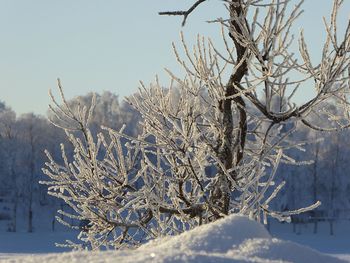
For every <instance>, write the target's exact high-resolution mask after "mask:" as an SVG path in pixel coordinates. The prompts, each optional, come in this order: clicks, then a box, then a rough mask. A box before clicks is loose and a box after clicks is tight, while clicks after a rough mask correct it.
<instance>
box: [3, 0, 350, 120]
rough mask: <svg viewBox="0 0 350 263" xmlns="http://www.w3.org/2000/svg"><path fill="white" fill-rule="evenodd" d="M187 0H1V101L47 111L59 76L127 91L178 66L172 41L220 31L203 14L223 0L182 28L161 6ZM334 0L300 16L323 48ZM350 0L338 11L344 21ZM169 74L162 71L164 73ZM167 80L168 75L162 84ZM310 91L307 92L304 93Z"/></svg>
mask: <svg viewBox="0 0 350 263" xmlns="http://www.w3.org/2000/svg"><path fill="white" fill-rule="evenodd" d="M193 2H194V1H186V0H176V1H175V0H148V1H145V0H135V1H121V0H104V1H97V0H60V1H58V0H56V1H54V0H31V1H27V0H0V33H1V38H0V39H1V41H0V101H4V102H5V103H6V104H7V105H8V106H10V107H11V108H12V109H14V110H15V111H16V112H17V113H26V112H34V113H39V114H45V112H46V109H47V105H48V103H49V98H48V90H49V89H53V90H54V89H55V87H56V79H57V77H59V78H60V79H61V81H62V84H63V86H64V89H65V93H66V96H67V97H68V98H72V97H74V96H78V95H84V94H86V93H88V92H90V91H96V92H102V91H104V90H109V91H112V92H114V93H116V94H119V95H120V97H123V96H126V95H130V94H132V93H133V92H135V91H136V90H137V88H138V81H139V80H143V81H144V82H145V83H149V82H151V81H152V80H153V79H154V76H155V75H156V74H161V76H162V74H163V73H162V72H163V68H164V67H167V68H170V69H173V70H174V71H175V72H177V70H178V68H179V67H178V66H177V64H176V61H175V59H174V56H173V53H172V48H171V42H172V41H176V42H178V40H179V32H180V31H181V30H183V31H184V33H185V36H186V39H188V41H189V43H191V41H192V43H193V40H195V37H196V34H197V33H200V34H202V35H205V36H210V37H212V38H213V39H214V40H215V39H217V38H218V36H219V33H218V26H217V25H214V24H207V23H206V22H205V21H206V20H210V19H215V18H217V17H225V10H224V8H223V5H222V4H221V3H219V0H209V1H208V3H205V4H203V5H202V6H200V8H198V10H196V12H195V13H194V14H193V15H192V16H191V17H190V18H189V19H188V22H187V25H186V26H185V27H184V28H181V18H179V17H162V16H159V15H158V14H157V12H159V11H168V10H179V9H186V8H187V7H189V6H190V5H191V3H193ZM331 4H332V1H331V0H306V1H305V4H304V10H305V13H304V14H303V16H302V18H301V19H299V21H298V23H297V24H296V27H297V29H299V28H300V27H301V26H302V27H304V29H305V35H306V36H307V37H306V38H307V40H308V41H309V42H310V45H309V47H311V48H314V50H315V54H314V55H315V57H317V54H318V52H320V44H319V43H321V41H322V38H323V36H324V35H323V34H322V33H321V32H323V31H324V30H323V25H322V16H327V14H328V13H329V11H330V8H331ZM349 14H350V1H349V0H345V4H344V8H343V11H342V12H341V15H340V17H339V22H340V26H341V27H342V28H344V27H345V24H346V23H347V19H349ZM164 80H165V78H164ZM167 83H168V82H167V81H165V82H164V85H166V84H167ZM303 95H305V96H307V95H308V94H303Z"/></svg>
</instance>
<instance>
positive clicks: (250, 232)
mask: <svg viewBox="0 0 350 263" xmlns="http://www.w3.org/2000/svg"><path fill="white" fill-rule="evenodd" d="M344 258H345V259H346V258H347V256H344ZM0 261H1V262H40V263H44V262H60V263H65V262H118V263H119V262H202V263H205V262H298V263H303V262H305V263H312V262H317V263H323V262H324V263H333V262H334V263H335V262H347V261H343V260H341V259H339V258H334V257H331V256H328V255H324V254H321V253H319V252H317V251H315V250H312V249H309V248H307V247H303V246H301V245H298V244H296V243H292V242H289V241H283V240H279V239H276V238H272V237H271V236H270V234H269V233H268V232H267V231H266V229H265V228H264V227H263V226H262V225H260V224H258V223H256V222H254V221H251V220H249V219H247V218H246V217H243V216H237V215H232V216H229V217H226V218H224V219H221V220H219V221H217V222H215V223H211V224H208V225H204V226H201V227H198V228H196V229H194V230H192V231H188V232H186V233H183V234H181V235H178V236H175V237H167V238H163V239H158V240H155V241H152V242H150V243H148V244H146V245H143V246H142V247H140V248H139V249H137V250H125V251H116V252H112V251H107V252H70V253H61V254H46V255H33V256H29V255H17V256H9V255H6V254H2V255H1V256H0Z"/></svg>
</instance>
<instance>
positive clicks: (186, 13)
mask: <svg viewBox="0 0 350 263" xmlns="http://www.w3.org/2000/svg"><path fill="white" fill-rule="evenodd" d="M205 1H207V0H197V1H196V2H195V3H194V4H193V5H192V6H191V7H190V8H189V9H188V10H187V11H166V12H159V13H158V14H159V15H161V16H164V15H167V16H183V17H184V18H183V20H182V24H181V25H182V26H185V24H186V20H187V17H188V16H189V15H190V14H191V13H192V12H193V11H194V10H195V9H196V8H197V7H198V6H199V5H200V4H201V3H203V2H205Z"/></svg>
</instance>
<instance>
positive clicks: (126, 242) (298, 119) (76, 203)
mask: <svg viewBox="0 0 350 263" xmlns="http://www.w3.org/2000/svg"><path fill="white" fill-rule="evenodd" d="M205 2H206V0H197V1H196V2H195V3H194V4H193V5H192V6H191V7H190V8H189V9H188V10H186V11H167V12H161V13H160V14H161V15H176V16H183V25H185V23H186V20H187V18H188V16H190V15H191V13H192V12H194V11H195V10H196V9H197V7H198V6H199V5H202V4H205ZM293 2H294V1H291V0H289V1H288V0H286V1H279V0H228V1H225V4H226V7H227V10H228V16H227V18H225V19H223V18H219V19H216V20H215V21H212V22H216V23H218V24H219V25H220V26H221V31H222V43H223V46H224V48H223V50H221V49H220V48H217V47H216V46H215V45H216V44H217V43H213V41H212V40H211V39H207V40H206V39H204V38H202V37H200V36H199V37H198V39H197V42H196V45H195V46H194V47H193V48H192V49H191V50H190V48H189V47H188V46H187V44H186V41H185V40H184V38H183V36H181V40H182V50H183V51H180V50H178V48H176V47H175V46H174V53H175V57H176V59H177V61H178V62H179V64H180V66H181V68H182V69H183V71H184V73H185V76H184V77H178V76H176V75H175V74H173V73H172V72H171V71H170V70H166V71H167V72H168V74H169V76H170V79H171V81H170V85H169V86H168V87H167V88H166V89H164V88H163V87H162V85H161V84H160V83H159V82H158V80H156V81H155V83H153V84H151V85H150V87H146V85H144V84H143V83H141V87H140V90H139V93H138V94H137V95H135V96H132V97H130V98H128V102H129V103H130V105H132V106H133V107H134V108H135V109H136V110H137V111H138V112H139V113H140V114H141V116H142V133H141V134H140V135H139V136H138V137H131V136H128V135H127V134H125V133H124V132H123V131H124V127H122V128H121V129H119V130H114V129H111V128H107V127H102V129H103V132H101V133H99V134H98V135H97V136H94V134H93V133H92V132H91V130H90V127H89V124H90V122H91V119H92V116H93V110H94V105H95V99H96V97H94V98H93V100H92V103H91V104H90V107H86V106H84V105H77V106H76V107H72V106H71V105H69V103H68V102H67V101H66V99H65V98H64V95H63V92H62V87H61V84H60V83H59V90H60V92H61V97H62V102H58V101H56V99H55V98H54V97H53V96H52V101H53V105H52V106H51V110H52V112H53V113H54V116H55V117H54V118H52V121H53V123H54V124H55V125H57V126H59V127H61V128H63V129H64V130H65V132H66V134H67V136H68V138H69V140H70V142H71V144H72V145H73V147H74V156H73V159H74V160H73V161H70V157H69V156H67V154H66V152H65V147H64V146H62V159H63V162H59V161H55V160H54V159H53V158H52V157H51V156H50V154H49V153H47V155H48V158H49V162H48V163H47V166H46V168H45V169H44V172H45V174H47V175H48V176H49V177H50V180H49V181H46V182H43V183H45V184H47V185H48V186H49V194H51V195H53V196H56V197H58V198H62V199H63V200H64V201H65V202H66V203H67V204H69V205H70V206H71V207H72V209H73V210H74V211H75V213H74V214H68V213H65V212H64V211H60V213H63V214H64V215H65V216H68V217H72V218H76V219H78V220H87V221H85V222H88V223H87V224H86V226H85V227H84V228H83V229H82V231H81V233H80V235H79V237H80V239H81V240H82V241H85V242H86V244H87V245H88V246H89V247H90V248H92V249H98V248H99V247H101V246H105V247H112V248H120V247H125V246H137V245H139V244H141V243H142V242H143V241H144V240H147V239H150V238H155V237H158V236H163V235H171V234H176V233H179V232H182V231H185V230H187V229H190V228H193V227H195V226H197V225H200V224H204V223H209V222H211V221H215V220H217V219H218V218H221V217H223V216H225V215H227V214H230V213H240V214H244V215H248V216H249V217H251V218H252V219H255V220H257V221H260V220H263V222H265V223H266V222H267V216H271V217H275V218H277V219H279V220H286V221H288V220H290V216H291V215H293V214H298V213H301V212H304V211H307V210H310V209H313V208H315V207H317V206H318V205H319V204H320V203H319V202H316V203H314V204H312V203H310V204H309V206H307V207H305V208H300V209H296V210H292V211H282V212H279V211H274V210H272V209H270V207H269V203H270V201H271V200H272V199H273V198H274V197H276V195H277V194H278V192H279V191H280V190H281V188H282V187H283V186H284V182H281V183H280V184H277V185H276V184H275V180H274V177H275V175H276V171H277V168H278V165H279V163H285V164H293V165H299V164H304V163H309V162H308V161H303V160H297V159H295V158H293V155H292V154H290V153H291V152H293V151H295V150H299V151H303V150H304V148H303V145H304V142H302V141H301V142H299V141H296V140H295V137H293V134H294V133H295V132H297V131H298V129H299V128H300V127H303V126H305V127H307V128H309V129H315V130H321V131H331V130H337V129H344V128H346V127H348V126H349V118H348V115H349V107H348V96H347V90H348V88H349V83H348V81H349V71H348V69H349V59H350V56H349V51H350V25H349V24H348V26H347V27H346V30H345V32H338V30H337V14H338V11H339V9H340V7H341V5H342V3H343V1H341V0H334V2H333V3H334V4H333V9H332V12H331V16H330V20H329V21H327V20H326V19H324V24H325V30H326V33H327V37H326V40H325V42H324V45H323V50H322V54H321V56H320V57H319V61H316V62H315V61H312V60H311V58H310V55H309V50H308V48H307V45H306V43H305V39H304V33H303V31H301V33H300V36H299V39H298V47H299V52H298V54H296V53H295V50H293V43H294V42H295V40H294V36H293V35H292V33H291V30H292V26H293V24H294V22H295V21H296V19H297V18H298V17H299V16H300V15H301V14H302V10H301V6H302V3H303V1H299V2H298V3H296V5H294V6H291V5H292V4H293ZM299 88H303V89H305V88H310V89H313V90H314V93H315V94H314V97H313V98H311V99H310V100H309V101H307V102H306V103H304V104H302V105H297V104H295V103H294V95H295V94H296V92H297V90H298V89H299ZM329 99H333V100H334V101H335V102H336V105H337V108H338V111H337V114H334V112H332V111H329V109H328V108H327V104H325V102H326V101H327V100H329ZM324 116H326V118H327V122H326V123H322V126H321V125H318V124H317V122H313V120H315V118H318V117H319V118H324ZM63 223H65V222H63ZM73 227H74V226H73ZM71 245H72V246H76V245H74V244H71Z"/></svg>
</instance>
